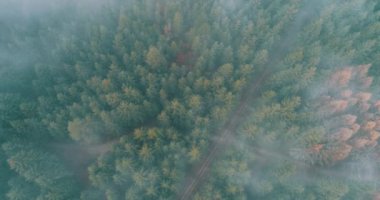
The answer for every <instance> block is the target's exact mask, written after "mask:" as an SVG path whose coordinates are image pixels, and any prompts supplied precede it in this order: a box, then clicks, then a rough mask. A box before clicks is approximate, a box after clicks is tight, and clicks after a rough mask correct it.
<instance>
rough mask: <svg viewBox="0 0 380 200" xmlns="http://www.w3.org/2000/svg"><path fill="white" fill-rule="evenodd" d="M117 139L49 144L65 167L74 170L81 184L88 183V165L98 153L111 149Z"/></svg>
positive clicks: (101, 153) (85, 184)
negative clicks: (84, 142)
mask: <svg viewBox="0 0 380 200" xmlns="http://www.w3.org/2000/svg"><path fill="white" fill-rule="evenodd" d="M116 142H117V140H110V141H107V142H105V143H101V144H91V145H90V144H81V143H76V142H67V143H55V144H51V147H52V149H53V150H54V151H55V152H56V154H57V155H58V156H59V157H61V158H62V159H63V160H64V161H65V163H66V164H67V167H68V168H69V169H70V170H72V171H73V172H74V175H75V176H76V177H78V179H79V181H80V182H81V184H82V185H83V186H87V185H89V184H90V180H89V177H88V166H89V165H90V164H91V163H93V162H94V161H95V160H96V159H97V158H98V157H99V156H100V155H103V154H105V153H107V152H108V151H110V150H111V149H112V146H113V145H114V144H115V143H116Z"/></svg>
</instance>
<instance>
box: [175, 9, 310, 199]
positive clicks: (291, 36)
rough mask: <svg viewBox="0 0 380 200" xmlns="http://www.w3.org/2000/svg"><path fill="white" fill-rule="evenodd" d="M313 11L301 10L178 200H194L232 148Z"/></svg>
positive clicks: (248, 88)
mask: <svg viewBox="0 0 380 200" xmlns="http://www.w3.org/2000/svg"><path fill="white" fill-rule="evenodd" d="M310 9H311V4H308V5H307V6H306V7H305V8H303V9H300V10H299V11H298V13H297V14H296V16H295V19H294V21H293V22H292V24H291V25H290V26H289V27H288V29H287V30H286V31H285V34H284V35H283V37H282V40H281V43H280V44H278V45H277V47H275V48H274V50H273V52H272V53H271V58H269V61H268V63H267V64H266V66H269V67H267V68H265V69H263V70H262V71H261V72H258V73H257V74H258V76H257V77H256V79H254V81H252V82H251V83H250V84H249V87H247V88H246V89H245V92H243V95H242V97H241V99H240V102H239V106H238V107H237V108H236V110H235V112H233V113H232V115H231V117H230V118H229V119H228V121H227V122H226V123H225V125H224V126H223V128H221V129H220V131H219V132H221V134H220V135H219V137H218V139H217V140H215V141H214V142H213V143H212V144H211V145H210V149H209V150H208V152H207V153H206V156H205V157H204V158H202V159H201V161H200V162H199V165H197V166H195V167H194V169H193V170H192V171H191V172H190V173H188V174H187V177H186V178H185V181H184V183H183V185H182V188H183V190H180V191H179V193H178V196H177V199H181V200H186V199H190V198H191V196H192V194H193V192H194V191H195V190H196V188H197V187H199V185H200V184H201V183H202V181H203V180H204V179H205V178H206V175H207V172H208V170H209V168H210V165H211V164H212V162H213V161H214V160H215V159H216V158H217V157H218V155H220V153H221V152H222V151H223V150H224V149H226V146H228V142H229V141H228V138H229V137H234V133H235V132H236V131H237V128H238V126H239V125H240V122H241V121H243V120H244V118H245V117H246V116H247V115H248V114H249V110H250V109H249V104H250V103H249V102H252V101H254V100H255V98H257V97H258V96H259V94H260V86H262V85H263V83H264V82H265V81H266V80H267V79H269V78H270V76H271V75H272V74H273V73H274V72H275V70H279V69H276V67H277V64H278V63H279V62H280V60H281V59H283V58H284V57H285V55H287V53H288V52H290V51H291V50H292V48H291V47H292V46H293V44H294V43H296V40H297V34H296V33H298V32H299V31H300V30H301V28H302V25H303V24H305V23H307V21H308V20H311V19H312V18H313V14H311V13H310V12H308V11H309V10H310Z"/></svg>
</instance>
